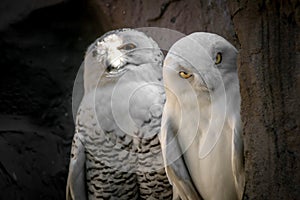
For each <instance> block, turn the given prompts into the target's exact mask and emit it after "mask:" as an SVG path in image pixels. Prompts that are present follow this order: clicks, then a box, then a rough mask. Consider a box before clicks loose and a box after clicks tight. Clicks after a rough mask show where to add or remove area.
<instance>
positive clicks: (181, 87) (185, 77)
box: [161, 33, 244, 200]
mask: <svg viewBox="0 0 300 200" xmlns="http://www.w3.org/2000/svg"><path fill="white" fill-rule="evenodd" d="M236 56H237V50H236V49H235V48H234V47H233V46H232V45H231V44H230V43H229V42H227V41H226V40H225V39H224V38H222V37H220V36H218V35H216V34H211V33H193V34H191V35H188V36H186V37H184V38H182V39H180V40H179V41H177V42H176V43H175V44H174V45H173V46H172V47H171V49H170V51H169V53H168V54H167V56H166V59H165V61H164V68H163V78H164V84H165V87H166V104H165V107H164V112H163V119H162V132H161V142H162V147H163V154H164V159H165V162H166V171H167V174H168V176H169V178H170V180H171V182H172V183H173V186H175V187H176V189H177V191H178V193H179V194H180V196H181V198H182V199H193V200H194V199H200V198H201V197H202V198H204V199H206V200H210V199H214V200H219V199H222V200H235V199H241V198H242V194H243V188H244V168H243V141H242V136H241V120H240V94H239V83H238V76H237V67H236Z"/></svg>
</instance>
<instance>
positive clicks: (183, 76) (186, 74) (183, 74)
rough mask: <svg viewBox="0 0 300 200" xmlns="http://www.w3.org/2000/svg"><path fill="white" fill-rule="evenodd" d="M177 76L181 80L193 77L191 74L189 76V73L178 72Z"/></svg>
mask: <svg viewBox="0 0 300 200" xmlns="http://www.w3.org/2000/svg"><path fill="white" fill-rule="evenodd" d="M179 76H180V77H181V78H184V79H188V78H190V77H191V76H193V74H190V73H188V72H185V71H180V72H179Z"/></svg>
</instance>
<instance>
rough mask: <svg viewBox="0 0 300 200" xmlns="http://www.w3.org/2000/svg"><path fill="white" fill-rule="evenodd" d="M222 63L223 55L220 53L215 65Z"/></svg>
mask: <svg viewBox="0 0 300 200" xmlns="http://www.w3.org/2000/svg"><path fill="white" fill-rule="evenodd" d="M221 62H222V53H221V52H218V53H217V55H216V62H215V64H216V65H217V64H220V63H221Z"/></svg>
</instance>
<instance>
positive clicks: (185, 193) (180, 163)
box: [160, 120, 202, 200]
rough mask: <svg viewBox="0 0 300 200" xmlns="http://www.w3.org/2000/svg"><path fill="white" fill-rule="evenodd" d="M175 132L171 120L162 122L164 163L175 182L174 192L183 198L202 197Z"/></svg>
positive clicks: (171, 180)
mask: <svg viewBox="0 0 300 200" xmlns="http://www.w3.org/2000/svg"><path fill="white" fill-rule="evenodd" d="M175 133H176V132H175V131H174V127H172V123H171V120H167V121H166V123H163V124H162V131H161V135H160V140H161V144H162V151H163V157H164V164H165V168H166V172H167V175H168V178H169V179H170V182H171V183H172V184H173V188H174V194H176V193H178V194H179V196H180V198H181V199H182V200H197V199H202V198H201V197H200V195H199V194H198V192H197V190H196V188H195V186H194V184H193V181H192V179H191V177H190V174H189V172H188V169H187V167H186V165H185V162H184V158H183V155H182V152H181V149H180V146H179V143H178V141H177V138H176V137H175ZM174 197H175V195H174Z"/></svg>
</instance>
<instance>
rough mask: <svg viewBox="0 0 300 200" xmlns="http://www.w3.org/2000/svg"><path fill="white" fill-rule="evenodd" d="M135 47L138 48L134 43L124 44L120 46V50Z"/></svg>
mask: <svg viewBox="0 0 300 200" xmlns="http://www.w3.org/2000/svg"><path fill="white" fill-rule="evenodd" d="M134 48H136V46H135V45H134V44H132V43H128V44H124V45H122V46H119V47H118V49H119V50H120V49H123V50H132V49H134Z"/></svg>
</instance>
